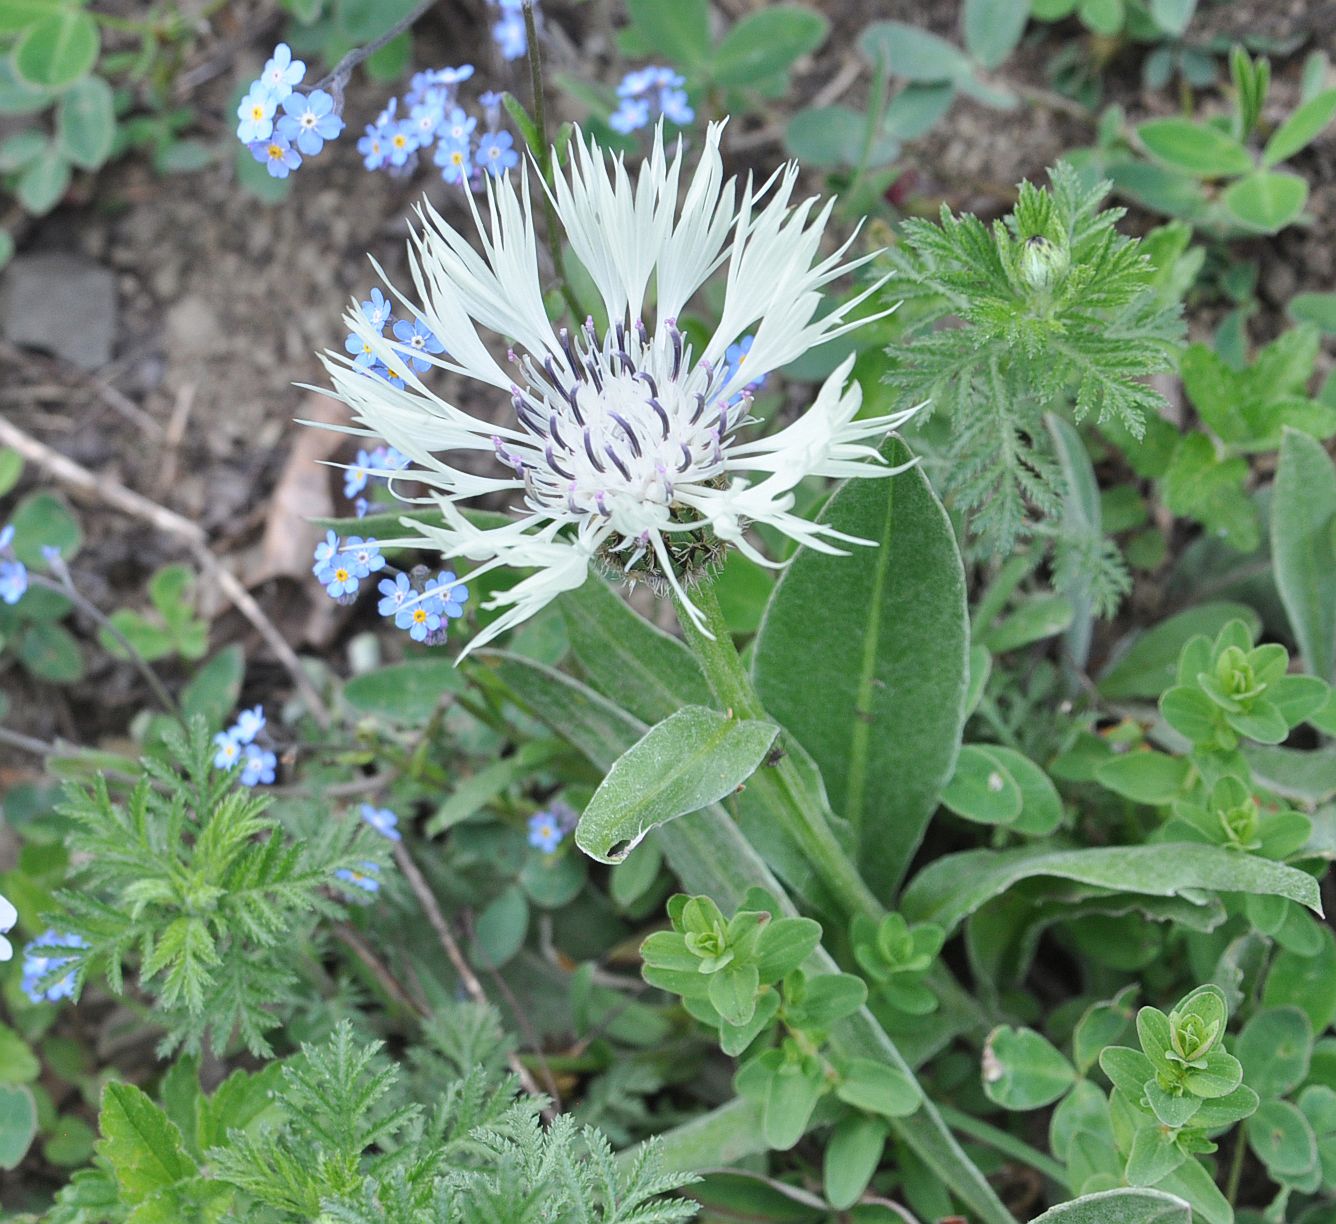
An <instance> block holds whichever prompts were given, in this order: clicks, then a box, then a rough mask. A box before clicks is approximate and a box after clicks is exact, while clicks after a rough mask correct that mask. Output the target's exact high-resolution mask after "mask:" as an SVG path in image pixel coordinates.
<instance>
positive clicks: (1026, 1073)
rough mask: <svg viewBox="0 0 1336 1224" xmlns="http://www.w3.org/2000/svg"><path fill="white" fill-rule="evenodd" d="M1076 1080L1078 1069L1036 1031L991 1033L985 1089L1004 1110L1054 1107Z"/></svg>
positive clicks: (985, 1052)
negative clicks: (1044, 1106) (1052, 1105)
mask: <svg viewBox="0 0 1336 1224" xmlns="http://www.w3.org/2000/svg"><path fill="white" fill-rule="evenodd" d="M1075 1081H1076V1070H1075V1068H1073V1066H1072V1064H1071V1063H1069V1062H1068V1061H1067V1059H1066V1058H1064V1057H1063V1055H1062V1054H1061V1052H1060V1051H1058V1050H1057V1049H1056V1048H1055V1047H1054V1046H1053V1044H1052V1043H1051V1042H1050V1041H1049V1040H1048V1039H1047V1038H1046V1037H1044V1036H1042V1035H1041V1034H1039V1033H1036V1032H1035V1031H1034V1030H1033V1029H1025V1028H1022V1029H1017V1028H1011V1027H1010V1026H1008V1025H1002V1026H1001V1027H999V1028H995V1029H994V1030H993V1031H992V1032H991V1033H989V1034H988V1041H987V1043H986V1044H985V1045H984V1050H983V1090H984V1092H985V1093H986V1094H987V1095H988V1099H989V1100H990V1101H995V1102H996V1103H997V1104H999V1105H1001V1106H1002V1107H1003V1108H1004V1109H1039V1108H1040V1107H1041V1106H1043V1105H1051V1104H1052V1103H1053V1102H1054V1101H1056V1100H1057V1099H1058V1098H1059V1097H1060V1096H1062V1094H1063V1093H1064V1092H1066V1091H1067V1089H1068V1088H1070V1087H1071V1086H1072V1084H1073V1083H1074V1082H1075Z"/></svg>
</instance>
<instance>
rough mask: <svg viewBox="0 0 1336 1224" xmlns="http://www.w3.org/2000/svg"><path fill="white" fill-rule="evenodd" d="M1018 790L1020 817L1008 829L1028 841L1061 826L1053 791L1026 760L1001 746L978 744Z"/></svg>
mask: <svg viewBox="0 0 1336 1224" xmlns="http://www.w3.org/2000/svg"><path fill="white" fill-rule="evenodd" d="M979 747H981V748H982V749H983V750H984V751H985V752H987V753H988V755H989V756H991V757H992V758H993V760H995V761H996V762H997V763H998V764H999V765H1001V766H1002V768H1003V769H1005V770H1006V771H1007V773H1008V774H1009V775H1010V776H1011V779H1012V781H1014V782H1015V783H1016V785H1017V786H1018V787H1020V791H1021V814H1020V815H1019V816H1018V817H1017V818H1016V820H1015V821H1014V822H1013V823H1012V825H1011V827H1012V828H1013V829H1015V830H1016V831H1017V832H1018V833H1028V834H1029V835H1030V836H1031V837H1044V836H1046V835H1047V834H1049V833H1052V832H1053V830H1054V829H1056V828H1057V827H1058V825H1060V824H1061V823H1062V800H1061V799H1060V798H1059V797H1058V791H1057V788H1056V787H1055V786H1054V785H1053V783H1052V782H1051V781H1050V780H1049V777H1048V774H1046V773H1045V772H1044V771H1043V770H1042V769H1041V768H1040V767H1039V766H1038V765H1036V764H1035V763H1034V762H1033V761H1032V760H1030V758H1029V757H1027V756H1025V755H1024V754H1022V753H1019V752H1017V751H1016V750H1015V749H1014V748H1006V747H1004V746H1002V745H1001V744H987V745H983V744H980V745H979Z"/></svg>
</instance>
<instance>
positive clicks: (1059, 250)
mask: <svg viewBox="0 0 1336 1224" xmlns="http://www.w3.org/2000/svg"><path fill="white" fill-rule="evenodd" d="M1070 263H1071V259H1070V257H1069V256H1068V254H1067V248H1066V246H1059V245H1058V244H1057V243H1054V242H1050V241H1049V240H1048V239H1047V238H1045V237H1044V236H1043V235H1042V234H1036V235H1035V236H1034V237H1033V238H1029V239H1027V240H1026V243H1025V250H1023V251H1022V252H1021V276H1023V277H1024V278H1025V283H1026V284H1027V285H1029V286H1030V288H1031V289H1048V288H1049V287H1050V286H1052V285H1053V284H1054V282H1056V281H1058V280H1060V279H1061V278H1062V277H1063V276H1065V275H1066V273H1067V268H1068V265H1069V264H1070Z"/></svg>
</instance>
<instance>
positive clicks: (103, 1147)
mask: <svg viewBox="0 0 1336 1224" xmlns="http://www.w3.org/2000/svg"><path fill="white" fill-rule="evenodd" d="M98 1127H99V1129H100V1130H101V1132H102V1138H101V1140H99V1141H98V1144H97V1149H98V1151H99V1153H101V1155H102V1156H103V1157H104V1158H105V1159H106V1160H107V1162H108V1163H109V1164H110V1165H111V1167H112V1169H113V1170H114V1171H115V1174H116V1182H117V1184H118V1185H119V1186H120V1188H121V1194H122V1197H123V1200H124V1201H125V1202H126V1203H127V1204H128V1205H129V1206H134V1205H136V1204H138V1203H141V1202H143V1201H144V1200H146V1199H148V1198H150V1197H151V1196H152V1195H154V1194H155V1193H157V1192H158V1191H160V1190H163V1189H166V1188H167V1187H169V1186H172V1185H174V1184H175V1183H177V1182H179V1181H181V1180H182V1179H183V1178H186V1177H192V1176H194V1174H195V1173H196V1171H197V1170H196V1167H195V1162H194V1161H193V1160H191V1158H190V1157H189V1156H188V1155H187V1154H186V1150H185V1147H184V1145H183V1143H182V1141H181V1132H180V1131H179V1130H178V1129H177V1128H176V1125H175V1124H174V1123H173V1122H172V1121H171V1120H170V1119H169V1118H168V1117H167V1115H166V1114H165V1113H163V1112H162V1110H161V1109H159V1108H158V1106H156V1105H155V1104H154V1103H153V1102H152V1101H150V1100H149V1099H148V1097H147V1096H145V1095H144V1093H143V1092H141V1091H140V1090H139V1089H138V1088H136V1087H135V1086H134V1085H133V1084H116V1083H112V1084H108V1085H107V1086H106V1087H105V1088H104V1089H103V1090H102V1109H101V1112H100V1113H99V1114H98Z"/></svg>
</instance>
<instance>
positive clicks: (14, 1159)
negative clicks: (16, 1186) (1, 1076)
mask: <svg viewBox="0 0 1336 1224" xmlns="http://www.w3.org/2000/svg"><path fill="white" fill-rule="evenodd" d="M36 1134H37V1105H36V1103H35V1102H34V1101H33V1099H32V1093H31V1092H29V1091H28V1088H27V1086H26V1085H22V1084H0V1169H17V1168H18V1166H19V1161H21V1160H22V1159H23V1158H24V1156H26V1155H27V1153H28V1148H29V1146H30V1145H31V1144H32V1141H33V1137H34V1136H35V1135H36Z"/></svg>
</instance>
